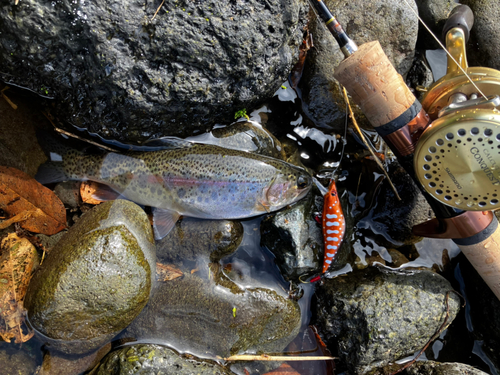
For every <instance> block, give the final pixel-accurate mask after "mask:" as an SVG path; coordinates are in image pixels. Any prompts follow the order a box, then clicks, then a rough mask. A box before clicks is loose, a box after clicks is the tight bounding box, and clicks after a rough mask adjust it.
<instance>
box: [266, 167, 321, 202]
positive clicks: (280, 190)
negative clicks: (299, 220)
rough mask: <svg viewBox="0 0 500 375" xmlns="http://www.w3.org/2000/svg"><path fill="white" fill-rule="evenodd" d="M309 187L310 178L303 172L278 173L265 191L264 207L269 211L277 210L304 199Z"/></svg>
mask: <svg viewBox="0 0 500 375" xmlns="http://www.w3.org/2000/svg"><path fill="white" fill-rule="evenodd" d="M311 186H312V177H311V176H310V175H309V173H307V172H306V171H304V170H301V169H297V170H293V171H292V172H289V173H287V174H284V173H279V174H277V175H276V177H275V178H274V179H273V180H272V181H271V183H270V184H269V186H268V188H267V189H266V190H265V199H264V200H265V202H266V206H267V208H268V210H269V211H276V210H279V209H280V208H283V207H285V206H287V205H289V204H291V203H294V202H297V201H298V200H300V199H302V198H303V197H305V196H306V194H307V193H308V192H309V190H311Z"/></svg>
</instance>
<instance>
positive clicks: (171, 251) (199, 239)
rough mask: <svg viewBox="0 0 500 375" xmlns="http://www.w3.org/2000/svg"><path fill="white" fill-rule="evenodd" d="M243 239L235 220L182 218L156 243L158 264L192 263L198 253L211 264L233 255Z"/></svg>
mask: <svg viewBox="0 0 500 375" xmlns="http://www.w3.org/2000/svg"><path fill="white" fill-rule="evenodd" d="M242 238H243V226H242V225H241V223H240V222H238V221H229V220H201V219H194V218H189V217H186V218H181V219H180V220H179V221H178V222H177V223H176V224H175V227H174V229H172V231H171V232H170V233H169V234H168V235H167V236H166V237H164V238H162V239H161V240H159V241H158V242H157V243H156V251H157V257H158V260H159V261H165V262H169V263H179V262H189V261H191V262H195V261H196V260H197V259H198V258H199V257H200V255H201V254H205V255H207V256H210V257H211V259H212V260H213V261H216V260H219V259H220V258H222V257H223V256H224V255H227V254H230V253H232V252H233V251H234V250H236V248H237V247H238V246H239V245H240V243H241V240H242Z"/></svg>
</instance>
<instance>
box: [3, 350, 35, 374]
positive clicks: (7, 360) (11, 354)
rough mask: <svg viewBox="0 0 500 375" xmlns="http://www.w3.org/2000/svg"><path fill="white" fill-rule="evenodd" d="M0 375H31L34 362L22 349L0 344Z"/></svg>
mask: <svg viewBox="0 0 500 375" xmlns="http://www.w3.org/2000/svg"><path fill="white" fill-rule="evenodd" d="M0 363H1V364H2V365H1V366H0V375H31V374H33V373H35V369H36V361H35V359H34V358H32V357H31V356H30V355H29V354H28V353H27V352H26V350H25V349H24V350H23V349H16V348H15V347H13V346H12V345H5V344H3V343H0Z"/></svg>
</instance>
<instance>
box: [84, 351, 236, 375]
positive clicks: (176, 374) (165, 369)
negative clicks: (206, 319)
mask: <svg viewBox="0 0 500 375" xmlns="http://www.w3.org/2000/svg"><path fill="white" fill-rule="evenodd" d="M91 374H92V375H136V374H161V375H183V374H186V375H187V374H197V375H230V374H234V373H233V372H232V371H229V370H227V369H225V368H224V367H222V366H220V365H218V364H217V363H215V362H212V361H208V360H200V359H195V358H193V357H192V356H191V358H186V357H182V356H180V355H179V354H178V353H177V352H175V351H173V350H171V349H169V348H167V347H165V346H160V345H145V344H139V345H132V346H126V347H124V348H121V349H119V350H116V351H114V352H112V353H110V354H108V355H107V356H106V358H105V359H104V360H103V361H102V362H101V364H100V365H99V367H98V368H97V369H96V370H94V371H92V372H91Z"/></svg>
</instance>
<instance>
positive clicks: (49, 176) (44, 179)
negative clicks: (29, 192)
mask: <svg viewBox="0 0 500 375" xmlns="http://www.w3.org/2000/svg"><path fill="white" fill-rule="evenodd" d="M35 180H37V181H38V182H39V183H41V184H42V185H45V184H50V183H53V182H62V181H67V180H71V178H70V177H69V176H68V175H67V174H66V172H65V171H64V167H63V163H62V162H58V161H48V162H46V163H44V164H42V165H41V166H40V167H38V171H37V173H36V175H35Z"/></svg>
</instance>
